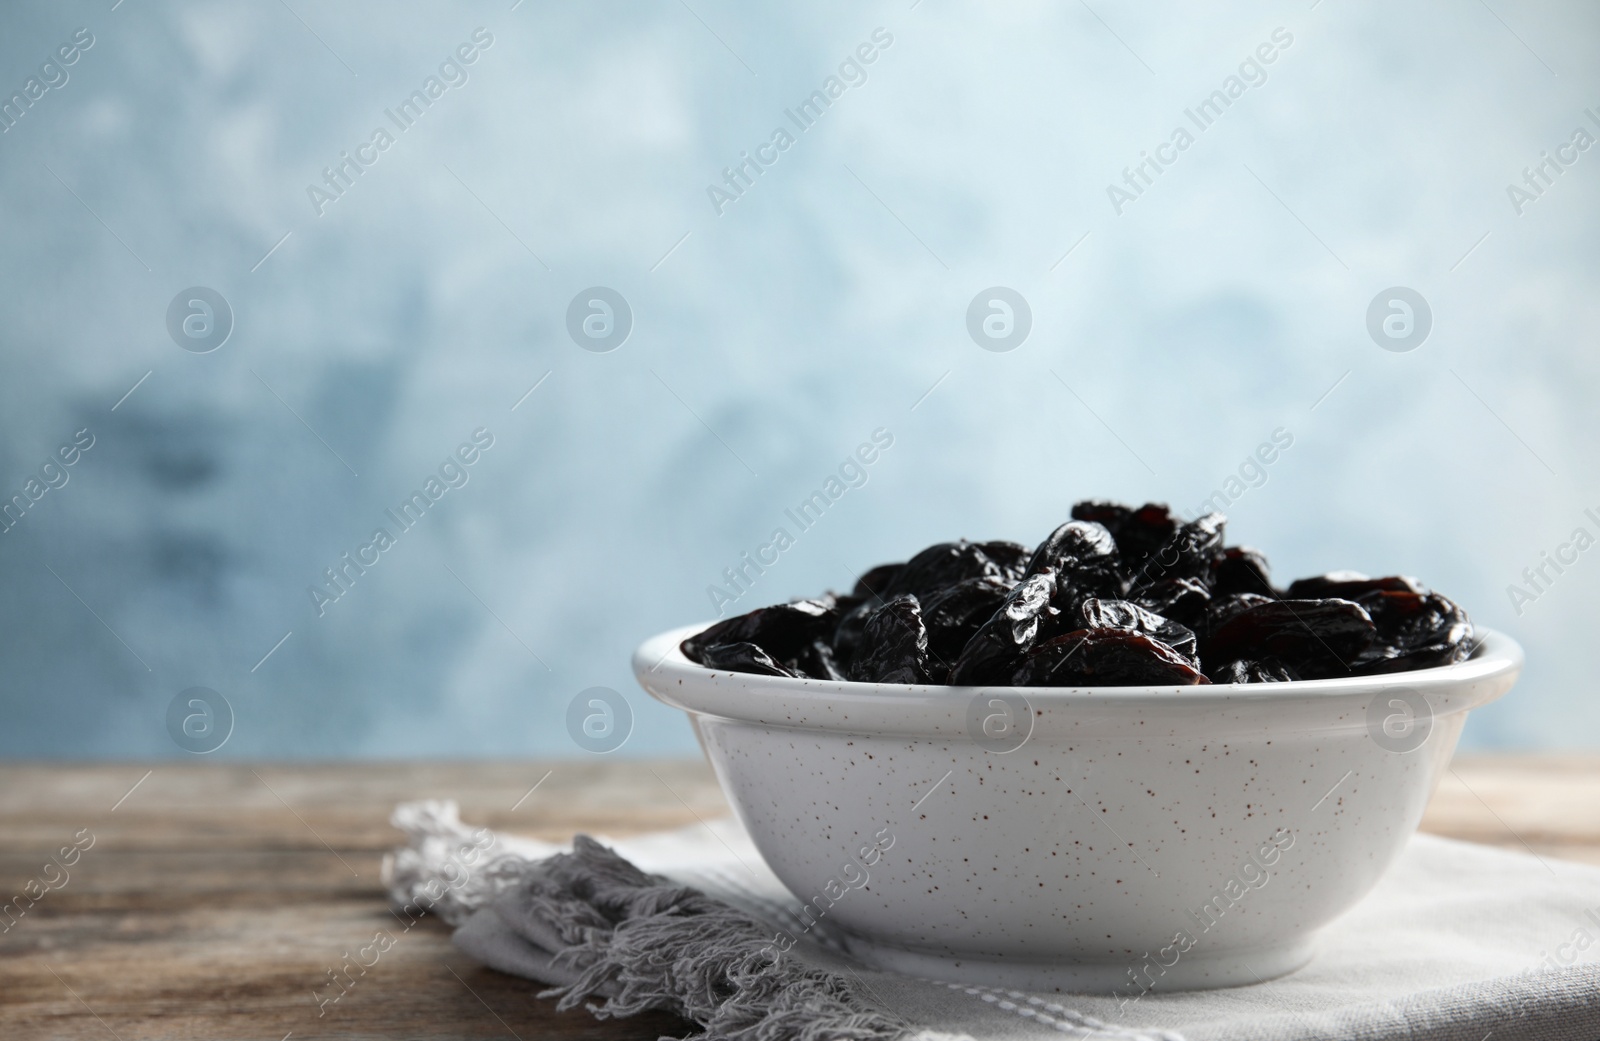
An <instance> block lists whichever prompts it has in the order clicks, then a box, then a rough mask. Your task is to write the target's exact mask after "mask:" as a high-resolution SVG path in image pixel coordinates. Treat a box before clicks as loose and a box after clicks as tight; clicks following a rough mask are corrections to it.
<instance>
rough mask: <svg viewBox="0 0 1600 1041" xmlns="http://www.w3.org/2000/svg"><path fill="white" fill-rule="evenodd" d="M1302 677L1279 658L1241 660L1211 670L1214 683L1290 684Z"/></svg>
mask: <svg viewBox="0 0 1600 1041" xmlns="http://www.w3.org/2000/svg"><path fill="white" fill-rule="evenodd" d="M1299 678H1300V676H1299V674H1297V673H1296V672H1295V671H1294V670H1293V669H1291V668H1289V666H1287V665H1285V664H1284V663H1283V662H1281V661H1279V660H1278V659H1277V658H1262V659H1261V660H1260V661H1250V660H1244V659H1241V660H1239V661H1230V662H1229V663H1228V664H1226V665H1223V666H1220V667H1218V668H1214V669H1212V670H1211V682H1212V683H1288V682H1289V681H1291V680H1297V679H1299Z"/></svg>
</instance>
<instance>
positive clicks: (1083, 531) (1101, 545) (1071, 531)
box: [1025, 520, 1117, 575]
mask: <svg viewBox="0 0 1600 1041" xmlns="http://www.w3.org/2000/svg"><path fill="white" fill-rule="evenodd" d="M1116 557H1117V540H1116V539H1114V538H1112V537H1111V532H1109V531H1107V530H1106V529H1105V527H1104V526H1103V525H1100V524H1096V523H1095V522H1094V521H1081V520H1071V521H1067V523H1065V524H1063V525H1061V526H1060V527H1059V528H1057V529H1056V530H1055V531H1052V532H1051V533H1050V534H1049V535H1047V536H1045V540H1044V541H1043V542H1041V543H1039V545H1038V547H1036V548H1035V549H1034V551H1033V556H1032V557H1030V558H1029V559H1028V566H1027V568H1026V569H1025V574H1028V575H1037V574H1040V573H1042V572H1044V571H1054V572H1056V573H1058V574H1059V573H1061V572H1064V571H1073V570H1077V569H1080V568H1096V567H1101V566H1107V565H1111V564H1113V563H1114V562H1115V561H1116Z"/></svg>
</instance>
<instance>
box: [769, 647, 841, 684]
mask: <svg viewBox="0 0 1600 1041" xmlns="http://www.w3.org/2000/svg"><path fill="white" fill-rule="evenodd" d="M783 664H784V667H785V668H787V669H790V670H791V671H793V672H796V673H798V674H800V675H801V676H810V677H811V678H812V679H815V680H842V679H844V678H845V674H844V671H843V670H841V669H840V668H839V665H838V662H836V661H835V660H834V657H833V648H832V647H831V646H829V645H828V644H826V643H824V642H822V641H821V640H813V641H812V642H811V646H810V647H807V648H806V649H805V650H803V651H802V652H800V654H799V655H798V656H797V657H795V658H793V659H792V660H790V661H786V662H784V663H783Z"/></svg>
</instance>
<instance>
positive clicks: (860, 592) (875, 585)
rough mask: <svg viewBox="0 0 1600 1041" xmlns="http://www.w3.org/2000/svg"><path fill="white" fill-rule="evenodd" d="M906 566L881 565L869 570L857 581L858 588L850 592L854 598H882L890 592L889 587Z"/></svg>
mask: <svg viewBox="0 0 1600 1041" xmlns="http://www.w3.org/2000/svg"><path fill="white" fill-rule="evenodd" d="M904 567H905V565H904V564H879V565H878V566H877V567H875V568H871V569H869V570H867V571H866V572H865V573H864V574H862V576H861V577H860V578H858V579H856V587H855V588H854V589H852V590H851V591H850V594H851V595H852V596H857V597H860V598H861V599H863V600H869V599H871V598H873V597H879V598H881V597H882V596H883V595H884V594H885V593H887V592H888V591H889V586H890V585H891V584H892V583H893V582H894V580H895V576H896V575H898V574H900V571H901V569H903V568H904Z"/></svg>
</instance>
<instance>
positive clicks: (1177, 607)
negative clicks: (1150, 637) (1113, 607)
mask: <svg viewBox="0 0 1600 1041" xmlns="http://www.w3.org/2000/svg"><path fill="white" fill-rule="evenodd" d="M1128 599H1129V600H1132V601H1133V602H1135V603H1137V604H1139V605H1140V606H1141V607H1144V608H1146V609H1148V610H1151V611H1154V612H1155V613H1156V614H1158V615H1160V616H1161V617H1163V618H1170V619H1172V620H1173V621H1175V622H1181V623H1183V624H1184V625H1187V626H1188V627H1189V628H1191V629H1198V628H1200V627H1201V626H1202V625H1204V624H1205V620H1206V612H1207V610H1209V609H1210V606H1211V592H1210V590H1208V589H1207V588H1206V586H1205V583H1204V582H1201V581H1200V580H1199V579H1197V578H1164V579H1161V580H1160V581H1158V582H1152V583H1150V584H1149V585H1147V586H1144V587H1143V588H1141V589H1136V590H1134V591H1133V592H1131V593H1129V594H1128Z"/></svg>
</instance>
